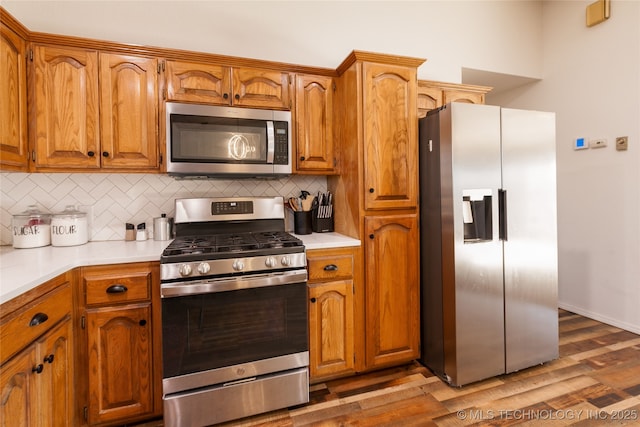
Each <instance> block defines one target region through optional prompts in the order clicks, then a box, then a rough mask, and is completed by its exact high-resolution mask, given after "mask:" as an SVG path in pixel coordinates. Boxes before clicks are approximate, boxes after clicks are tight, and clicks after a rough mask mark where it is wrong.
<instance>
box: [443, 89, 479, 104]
mask: <svg viewBox="0 0 640 427" xmlns="http://www.w3.org/2000/svg"><path fill="white" fill-rule="evenodd" d="M443 93H444V103H445V104H446V103H448V102H465V103H467V104H484V93H478V92H468V91H465V90H455V89H445V90H444V92H443Z"/></svg>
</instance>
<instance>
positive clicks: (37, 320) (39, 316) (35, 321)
mask: <svg viewBox="0 0 640 427" xmlns="http://www.w3.org/2000/svg"><path fill="white" fill-rule="evenodd" d="M47 320H49V316H47V315H46V314H44V313H36V314H35V315H34V316H33V317H32V318H31V321H30V322H29V326H38V325H40V324H42V323H44V322H46V321H47Z"/></svg>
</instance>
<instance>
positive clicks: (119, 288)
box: [107, 283, 129, 294]
mask: <svg viewBox="0 0 640 427" xmlns="http://www.w3.org/2000/svg"><path fill="white" fill-rule="evenodd" d="M128 290H129V289H127V287H126V286H125V285H121V284H119V283H118V284H116V285H111V286H109V287H108V288H107V293H108V294H123V293H125V292H127V291H128Z"/></svg>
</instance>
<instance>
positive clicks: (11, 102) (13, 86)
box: [0, 25, 29, 171]
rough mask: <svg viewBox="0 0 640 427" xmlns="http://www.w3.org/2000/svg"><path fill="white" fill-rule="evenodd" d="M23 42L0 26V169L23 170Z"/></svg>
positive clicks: (25, 166) (25, 156) (25, 147)
mask: <svg viewBox="0 0 640 427" xmlns="http://www.w3.org/2000/svg"><path fill="white" fill-rule="evenodd" d="M25 52H26V43H25V40H24V39H23V38H22V37H20V36H19V35H17V34H16V33H15V32H13V31H11V30H10V29H9V28H7V27H6V26H5V25H2V26H0V76H2V77H1V78H0V99H1V100H2V101H0V169H1V170H18V171H26V170H27V169H28V167H29V163H28V141H27V72H26V57H25Z"/></svg>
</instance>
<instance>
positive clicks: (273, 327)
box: [161, 269, 309, 392]
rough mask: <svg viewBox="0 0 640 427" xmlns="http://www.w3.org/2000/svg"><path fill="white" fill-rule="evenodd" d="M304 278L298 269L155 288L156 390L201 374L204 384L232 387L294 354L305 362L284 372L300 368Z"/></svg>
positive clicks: (305, 344)
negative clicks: (159, 350) (158, 334)
mask: <svg viewBox="0 0 640 427" xmlns="http://www.w3.org/2000/svg"><path fill="white" fill-rule="evenodd" d="M306 278H307V272H306V270H304V269H302V270H297V271H287V272H280V273H268V274H263V275H250V276H240V277H234V278H225V279H214V280H209V281H197V282H186V283H168V284H163V285H161V292H162V342H163V343H162V347H163V370H164V372H163V378H164V379H165V380H164V381H163V383H165V384H168V383H171V381H167V379H170V378H174V377H181V378H182V379H180V380H178V379H177V378H176V379H177V381H174V382H175V383H176V384H175V386H171V387H169V388H170V389H172V391H177V389H182V388H183V387H186V386H187V383H189V387H193V386H194V383H193V381H191V380H188V378H190V377H195V375H191V374H196V373H203V372H209V373H210V375H209V379H207V380H205V381H206V382H209V383H211V382H212V381H213V382H225V381H233V380H235V379H240V378H242V374H243V372H244V371H247V372H246V374H247V375H252V372H251V371H253V370H256V369H262V371H265V369H266V371H269V370H271V371H274V370H277V369H282V368H283V366H274V367H271V368H265V367H264V366H262V367H261V366H256V365H255V363H256V362H259V363H260V364H262V365H264V364H265V363H267V362H268V361H272V362H274V363H275V364H276V365H281V364H282V363H283V362H286V361H287V360H289V359H291V358H292V357H293V358H296V357H298V358H299V356H294V355H298V354H302V355H303V356H304V357H303V359H304V358H306V359H307V360H306V361H305V360H301V361H300V360H298V361H292V362H293V364H292V366H290V367H284V368H285V369H290V368H295V367H301V366H306V365H308V350H309V344H308V332H307V316H308V314H307V286H306ZM252 363H254V365H250V364H252ZM229 367H235V368H233V369H231V370H229ZM198 377H202V375H198ZM183 380H184V381H186V383H185V384H183V385H179V383H181V382H184V381H183ZM203 380H204V379H203ZM198 381H199V380H198ZM165 392H167V390H165Z"/></svg>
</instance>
